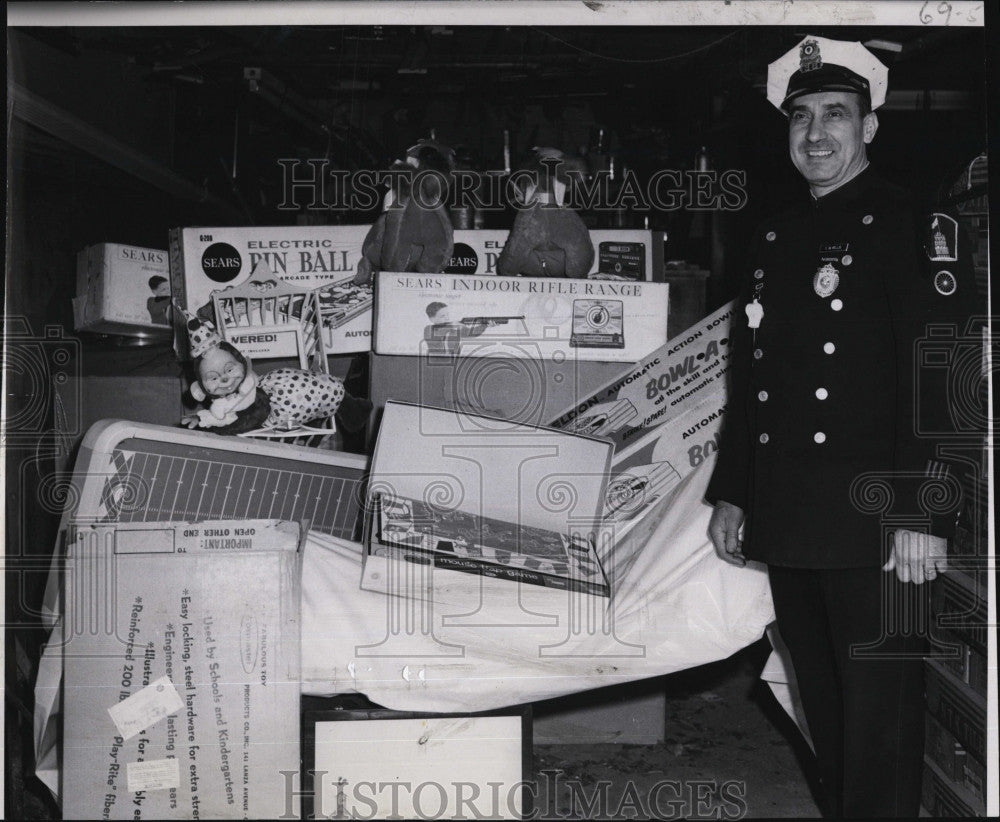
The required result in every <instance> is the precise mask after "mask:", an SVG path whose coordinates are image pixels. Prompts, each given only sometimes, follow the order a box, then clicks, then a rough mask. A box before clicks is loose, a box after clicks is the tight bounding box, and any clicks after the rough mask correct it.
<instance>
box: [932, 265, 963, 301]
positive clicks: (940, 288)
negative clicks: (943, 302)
mask: <svg viewBox="0 0 1000 822" xmlns="http://www.w3.org/2000/svg"><path fill="white" fill-rule="evenodd" d="M934 288H935V289H937V293H938V294H940V295H941V296H942V297H950V296H951V295H952V294H954V293H955V291H956V290H957V289H958V282H957V281H956V280H955V275H954V274H952V273H951V272H950V271H943V270H942V271H939V272H938V273H937V274H935V275H934Z"/></svg>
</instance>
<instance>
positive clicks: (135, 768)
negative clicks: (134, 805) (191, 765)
mask: <svg viewBox="0 0 1000 822" xmlns="http://www.w3.org/2000/svg"><path fill="white" fill-rule="evenodd" d="M125 774H126V782H127V789H128V792H129V793H138V792H139V791H165V790H169V789H171V788H179V787H180V784H181V771H180V765H179V763H178V762H177V760H176V759H151V760H149V761H148V762H129V763H128V764H127V765H126V766H125Z"/></svg>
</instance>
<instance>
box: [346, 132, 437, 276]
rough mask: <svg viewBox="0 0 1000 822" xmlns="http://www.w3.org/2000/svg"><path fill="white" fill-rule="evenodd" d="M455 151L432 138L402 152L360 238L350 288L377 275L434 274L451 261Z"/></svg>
mask: <svg viewBox="0 0 1000 822" xmlns="http://www.w3.org/2000/svg"><path fill="white" fill-rule="evenodd" d="M454 168H455V152H454V151H453V150H452V149H450V148H449V147H448V146H445V145H442V144H441V143H438V142H436V141H434V140H420V141H419V142H418V143H417V144H416V145H415V146H410V148H408V149H407V150H406V160H405V161H397V162H395V163H394V164H393V165H392V168H391V170H392V171H396V172H399V176H398V178H397V181H396V185H395V186H394V187H392V188H390V190H389V193H388V195H387V197H386V205H385V210H384V211H383V212H382V214H380V215H379V218H378V219H377V220H376V221H375V223H374V225H372V227H371V229H370V230H369V232H368V236H366V237H365V242H364V245H363V246H362V249H361V260H360V261H359V262H358V269H357V274H356V275H355V277H354V283H355V284H356V285H367V284H368V283H370V282H371V281H372V277H373V276H374V275H375V274H376V273H377V272H379V271H414V272H420V273H427V274H436V273H439V272H441V271H443V270H444V267H445V266H446V265H448V262H449V261H450V260H451V252H452V248H453V246H454V238H455V232H454V229H453V228H452V225H451V219H450V218H449V216H448V209H447V199H448V185H449V178H450V175H451V172H452V171H453V170H454Z"/></svg>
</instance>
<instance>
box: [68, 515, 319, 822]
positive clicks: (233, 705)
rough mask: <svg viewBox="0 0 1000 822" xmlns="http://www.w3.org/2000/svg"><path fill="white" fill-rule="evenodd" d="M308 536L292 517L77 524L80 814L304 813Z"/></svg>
mask: <svg viewBox="0 0 1000 822" xmlns="http://www.w3.org/2000/svg"><path fill="white" fill-rule="evenodd" d="M302 537H303V533H302V529H301V527H300V526H299V524H297V523H291V522H285V521H280V520H225V521H217V522H201V523H184V522H133V523H125V522H121V523H113V524H78V525H76V526H75V527H73V528H71V529H70V532H69V535H68V538H67V539H68V568H67V575H66V590H65V593H66V598H65V612H64V620H65V623H64V637H65V644H64V647H63V661H64V673H63V759H62V762H63V777H62V786H61V788H62V790H61V796H62V797H63V815H64V817H65V818H66V819H197V818H207V819H247V818H250V819H256V818H277V817H278V816H280V815H281V814H284V813H286V808H287V807H289V804H288V803H291V806H292V807H293V809H297V807H298V804H297V802H296V801H295V800H296V799H297V797H295V796H294V795H293V794H292V793H291V788H292V787H295V786H297V781H290V780H291V776H286V774H297V772H298V769H299V721H298V717H299V691H300V681H299V676H300V651H299V590H300V587H299V580H300V564H299V562H300V552H299V547H300V542H301V539H302ZM296 789H297V787H296Z"/></svg>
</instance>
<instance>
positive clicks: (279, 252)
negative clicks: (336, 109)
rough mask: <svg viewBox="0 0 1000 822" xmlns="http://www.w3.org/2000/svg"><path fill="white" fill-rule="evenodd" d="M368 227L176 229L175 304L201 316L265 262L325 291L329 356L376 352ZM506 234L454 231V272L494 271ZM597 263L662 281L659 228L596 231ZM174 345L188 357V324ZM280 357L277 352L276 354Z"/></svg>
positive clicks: (449, 269)
mask: <svg viewBox="0 0 1000 822" xmlns="http://www.w3.org/2000/svg"><path fill="white" fill-rule="evenodd" d="M370 228H371V226H370V225H351V226H277V227H270V228H269V227H266V226H254V227H234V228H176V229H173V230H172V231H171V232H170V281H171V288H172V289H173V294H174V297H175V298H176V300H177V301H178V302H179V303H180V304H181V305H183V306H184V307H185V308H186V309H187V310H188V311H190V312H192V313H195V312H196V311H197V310H198V309H200V308H204V307H207V306H208V305H209V304H210V302H211V294H212V292H213V291H221V290H223V289H225V288H227V287H230V286H238V285H241V284H242V283H244V282H247V281H248V280H250V279H251V273H252V272H253V271H254V269H255V268H256V267H257V265H258V264H259V263H261V262H263V263H265V264H266V266H267V268H268V269H269V270H270V271H271V273H272V274H273V275H274V276H276V277H278V278H279V279H281V280H285V281H286V282H289V283H291V284H293V285H297V286H300V287H302V288H308V289H310V290H315V289H321V290H320V307H321V312H322V314H323V335H324V336H323V341H324V346H325V348H326V353H327V354H350V353H357V352H361V351H369V350H370V349H371V342H372V339H371V334H372V294H371V289H370V288H368V289H367V290H366V289H365V288H359V287H357V286H353V285H352V284H351V282H350V281H351V279H352V278H353V276H354V274H355V272H356V271H357V267H358V261H359V260H360V259H361V248H362V246H363V244H364V241H365V237H366V236H367V235H368V231H369V229H370ZM508 233H509V232H508V231H505V230H491V229H467V230H457V231H455V237H454V242H455V246H454V250H453V251H452V257H451V261H450V262H449V264H448V266H446V268H445V272H446V273H449V274H461V275H471V274H488V275H494V274H496V267H497V260H498V259H499V257H500V252H501V251H503V247H504V245H505V243H506V242H507V236H508ZM590 236H591V241H592V242H593V244H594V264H593V266H592V270H591V272H590V274H589V275H588V276H590V277H606V278H608V279H614V280H627V281H633V282H635V281H642V280H645V281H650V280H653V281H661V282H662V280H663V265H664V264H663V243H664V239H665V236H664V234H663V232H661V231H645V230H638V229H619V230H594V231H591V232H590ZM175 327H176V334H175V345H176V347H177V350H178V353H179V354H180V355H182V356H186V355H187V340H186V334H185V333H184V329H183V325H182V323H181V322H180V318H178V320H177V323H176V326H175ZM275 356H278V355H275Z"/></svg>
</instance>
